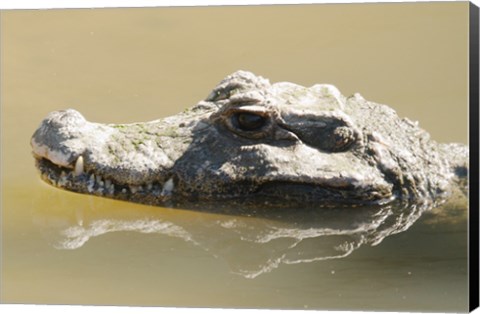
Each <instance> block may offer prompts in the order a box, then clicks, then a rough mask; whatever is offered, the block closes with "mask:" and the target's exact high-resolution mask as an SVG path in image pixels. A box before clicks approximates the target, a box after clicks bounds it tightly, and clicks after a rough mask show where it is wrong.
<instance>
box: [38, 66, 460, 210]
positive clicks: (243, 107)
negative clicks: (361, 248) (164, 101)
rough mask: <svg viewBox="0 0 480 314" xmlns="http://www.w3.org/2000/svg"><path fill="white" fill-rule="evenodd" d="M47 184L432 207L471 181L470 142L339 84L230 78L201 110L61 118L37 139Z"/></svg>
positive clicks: (165, 197) (65, 113)
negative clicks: (115, 118)
mask: <svg viewBox="0 0 480 314" xmlns="http://www.w3.org/2000/svg"><path fill="white" fill-rule="evenodd" d="M31 146H32V148H33V155H34V157H35V160H36V166H37V168H38V169H39V170H40V173H41V177H42V179H43V180H45V181H46V182H47V183H49V184H52V185H54V186H56V187H60V188H63V189H66V190H70V191H75V192H80V193H86V194H94V195H98V196H104V197H110V198H114V199H120V200H126V201H132V202H139V203H144V204H149V205H159V206H165V204H181V203H182V202H190V203H201V202H210V203H211V202H213V203H215V202H217V203H222V202H225V201H232V200H233V201H235V202H237V201H238V202H242V200H243V201H247V202H259V203H261V204H266V205H268V204H309V205H314V206H359V205H375V204H379V205H382V204H388V203H391V202H394V201H400V202H407V203H409V204H415V203H422V204H425V203H432V202H437V201H440V200H444V199H446V198H448V197H449V195H450V194H451V193H452V189H454V187H455V186H459V185H463V186H465V184H466V177H467V172H468V155H469V153H468V147H467V146H465V145H462V144H439V143H437V142H435V141H434V140H432V139H431V138H430V136H429V134H428V133H427V132H426V131H424V130H423V129H421V128H420V127H419V126H418V123H416V122H412V121H411V120H409V119H407V118H400V117H399V116H398V115H397V114H396V112H395V111H394V110H393V109H391V108H390V107H388V106H386V105H381V104H377V103H374V102H371V101H368V100H365V99H364V98H363V97H362V96H360V95H359V94H354V95H353V96H350V97H345V96H343V95H342V94H341V93H340V92H339V90H338V89H337V88H335V87H334V86H332V85H326V84H317V85H314V86H312V87H308V88H307V87H303V86H300V85H296V84H293V83H288V82H280V83H275V84H271V83H270V82H269V80H267V79H265V78H263V77H260V76H256V75H254V74H252V73H250V72H246V71H237V72H235V73H233V74H231V75H229V76H227V77H226V78H225V79H223V80H222V81H221V82H220V83H219V84H218V85H217V86H216V87H215V88H214V89H213V91H212V92H211V93H210V94H209V96H208V97H207V98H206V99H205V100H203V101H200V102H199V103H198V104H197V105H195V106H193V107H192V108H189V109H186V110H185V111H183V112H181V113H179V114H177V115H174V116H171V117H167V118H163V119H159V120H155V121H151V122H142V123H131V124H100V123H93V122H88V121H87V120H86V119H85V118H84V117H83V116H82V115H81V114H80V113H79V112H77V111H75V110H73V109H67V110H60V111H55V112H52V113H50V114H49V115H48V116H47V117H46V118H45V119H44V120H43V121H42V122H41V124H40V127H39V128H38V129H37V130H36V131H35V133H34V134H33V137H32V139H31Z"/></svg>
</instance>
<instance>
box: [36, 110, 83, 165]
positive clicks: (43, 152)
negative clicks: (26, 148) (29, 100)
mask: <svg viewBox="0 0 480 314" xmlns="http://www.w3.org/2000/svg"><path fill="white" fill-rule="evenodd" d="M86 129H88V122H87V120H85V118H84V117H83V116H82V115H81V114H80V113H79V112H78V111H76V110H73V109H67V110H59V111H54V112H51V113H50V114H49V115H48V116H47V117H46V118H45V119H44V120H43V121H42V123H41V124H40V126H39V127H38V129H37V130H36V131H35V133H34V134H33V136H32V139H31V141H30V144H31V146H32V149H33V154H34V155H35V156H36V157H37V158H46V159H48V160H50V161H51V162H53V163H54V164H57V165H60V166H64V167H73V164H72V163H73V161H74V160H76V158H77V157H78V156H79V155H80V154H81V153H82V152H83V151H84V143H83V142H82V137H83V134H84V133H85V130H86Z"/></svg>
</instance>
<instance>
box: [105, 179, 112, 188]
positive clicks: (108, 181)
mask: <svg viewBox="0 0 480 314" xmlns="http://www.w3.org/2000/svg"><path fill="white" fill-rule="evenodd" d="M111 185H112V181H111V180H109V179H106V180H105V187H106V188H107V189H110V186H111Z"/></svg>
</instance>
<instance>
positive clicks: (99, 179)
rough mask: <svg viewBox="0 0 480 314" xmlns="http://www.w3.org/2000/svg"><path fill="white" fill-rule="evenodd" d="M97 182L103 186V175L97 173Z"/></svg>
mask: <svg viewBox="0 0 480 314" xmlns="http://www.w3.org/2000/svg"><path fill="white" fill-rule="evenodd" d="M97 184H98V185H100V186H103V180H102V177H101V176H99V175H97Z"/></svg>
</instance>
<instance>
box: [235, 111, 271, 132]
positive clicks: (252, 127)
mask: <svg viewBox="0 0 480 314" xmlns="http://www.w3.org/2000/svg"><path fill="white" fill-rule="evenodd" d="M236 122H237V125H238V127H239V128H240V129H241V130H243V131H257V130H259V129H261V128H262V127H263V126H264V125H265V122H266V118H264V117H262V116H260V115H258V114H254V113H248V112H240V113H238V114H236Z"/></svg>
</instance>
